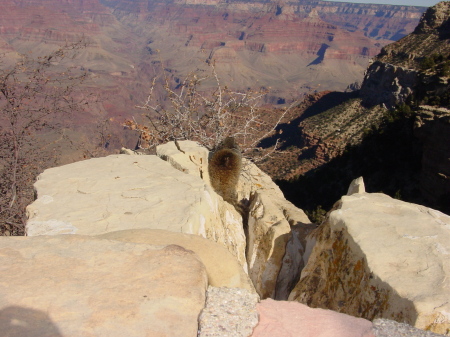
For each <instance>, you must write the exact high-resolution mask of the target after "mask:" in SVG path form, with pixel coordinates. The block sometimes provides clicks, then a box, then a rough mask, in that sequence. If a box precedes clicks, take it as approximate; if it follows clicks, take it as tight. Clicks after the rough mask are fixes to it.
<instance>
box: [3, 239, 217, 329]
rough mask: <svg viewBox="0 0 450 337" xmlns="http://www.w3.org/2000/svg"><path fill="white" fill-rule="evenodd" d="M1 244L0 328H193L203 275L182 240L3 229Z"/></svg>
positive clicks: (199, 306)
mask: <svg viewBox="0 0 450 337" xmlns="http://www.w3.org/2000/svg"><path fill="white" fill-rule="evenodd" d="M0 252H1V254H0V270H1V271H2V279H1V283H0V298H1V303H0V331H1V335H2V336H36V337H44V336H47V337H49V336H52V337H59V336H60V337H62V336H92V337H93V336H96V337H97V336H105V337H106V336H108V337H114V336H121V337H122V336H131V337H132V336H135V337H138V336H139V337H142V336H186V337H193V336H196V334H197V329H198V324H197V317H198V315H199V314H200V311H201V310H202V309H203V306H204V303H205V293H206V288H207V286H208V278H207V275H206V270H205V267H204V265H203V264H202V262H201V261H200V260H199V259H198V257H197V256H196V255H195V254H194V253H193V252H191V251H189V250H186V249H184V248H182V247H180V246H176V245H168V246H152V245H148V244H136V243H129V242H127V243H125V242H119V241H112V240H106V239H101V238H93V237H89V236H81V235H57V236H39V237H0ZM174 271H176V272H174Z"/></svg>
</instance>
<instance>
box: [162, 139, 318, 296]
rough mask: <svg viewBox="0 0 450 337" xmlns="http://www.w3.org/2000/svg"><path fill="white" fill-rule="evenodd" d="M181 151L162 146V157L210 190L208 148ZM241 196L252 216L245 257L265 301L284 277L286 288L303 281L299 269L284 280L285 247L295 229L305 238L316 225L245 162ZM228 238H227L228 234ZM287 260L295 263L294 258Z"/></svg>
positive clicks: (188, 146)
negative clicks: (299, 280)
mask: <svg viewBox="0 0 450 337" xmlns="http://www.w3.org/2000/svg"><path fill="white" fill-rule="evenodd" d="M179 147H180V148H179V149H178V148H177V146H176V144H175V143H174V142H170V143H167V144H164V145H161V146H158V148H157V155H158V156H160V157H161V158H163V159H165V160H167V161H168V162H170V163H171V165H172V166H173V167H175V168H177V169H178V170H180V171H182V172H186V173H189V174H192V175H195V176H199V177H201V178H202V179H203V180H204V181H205V183H206V184H208V185H210V181H209V176H208V166H207V165H208V161H207V159H208V152H207V151H206V152H205V150H206V149H205V148H204V147H202V146H200V145H198V144H197V143H195V142H190V141H182V142H179ZM194 164H195V165H194ZM212 193H213V194H214V195H215V196H214V199H216V198H217V199H219V200H220V202H219V203H218V205H219V206H218V208H219V212H220V213H221V214H224V213H225V214H227V212H229V214H231V211H230V208H229V207H232V206H231V205H230V204H228V203H227V202H224V201H223V199H222V198H221V197H220V196H218V195H217V194H216V193H215V192H214V191H213V192H212ZM237 193H238V200H239V201H240V202H241V204H243V205H246V208H247V209H246V212H248V213H246V216H245V217H246V221H245V223H244V224H243V226H244V227H245V228H246V236H247V248H246V256H247V263H248V266H249V270H248V273H249V276H250V278H251V280H252V282H253V284H254V286H255V288H256V291H257V292H258V294H259V295H260V296H261V297H262V298H267V297H274V296H275V293H276V292H277V279H278V278H279V277H280V278H281V280H280V282H279V285H280V287H285V284H286V283H292V278H296V280H297V279H298V273H299V269H297V270H296V271H295V272H294V273H291V272H287V273H286V272H283V275H281V276H280V275H279V274H280V270H281V268H282V265H283V258H284V256H285V252H286V250H285V247H286V244H287V242H288V240H289V239H290V238H291V237H292V233H291V226H295V225H297V226H301V227H302V228H304V230H300V231H299V232H298V233H297V234H295V235H298V234H299V233H301V234H305V235H306V233H307V232H308V231H309V230H308V229H310V228H311V226H312V224H311V222H310V221H309V219H308V217H307V216H306V214H305V213H304V212H303V211H302V210H301V209H298V208H297V207H295V206H294V205H293V204H292V203H290V202H289V201H287V200H286V199H285V198H284V195H283V193H282V192H281V190H280V188H279V187H278V186H277V185H276V184H275V183H274V182H273V181H272V179H271V178H270V177H269V176H268V175H267V174H265V173H264V172H262V171H261V170H260V169H259V168H258V167H257V166H256V165H255V164H253V163H252V162H250V161H249V160H246V159H244V161H243V168H242V172H241V176H240V178H239V182H238V186H237ZM227 207H228V208H227ZM224 210H226V211H224ZM225 217H227V216H226V215H225ZM224 235H225V237H226V233H224ZM300 241H301V242H304V236H302V237H301V238H298V240H297V241H294V243H295V244H294V246H293V247H291V248H292V252H297V253H296V257H295V258H296V259H299V257H298V256H297V255H298V254H299V252H301V251H302V249H303V247H300V246H297V243H298V242H300ZM301 258H302V257H300V259H301ZM285 261H286V262H287V263H290V258H287V259H285ZM285 269H286V268H285ZM286 296H287V295H286Z"/></svg>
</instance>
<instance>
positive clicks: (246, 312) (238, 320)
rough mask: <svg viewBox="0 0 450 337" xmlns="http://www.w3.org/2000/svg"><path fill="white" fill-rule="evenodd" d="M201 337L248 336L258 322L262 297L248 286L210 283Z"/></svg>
mask: <svg viewBox="0 0 450 337" xmlns="http://www.w3.org/2000/svg"><path fill="white" fill-rule="evenodd" d="M206 296H207V297H206V306H205V308H204V309H203V311H202V313H201V314H200V318H199V332H198V336H199V337H210V336H211V337H212V336H220V337H225V336H226V337H248V336H250V335H251V334H252V332H253V328H254V327H255V326H256V325H257V324H258V312H257V311H256V304H257V303H258V300H259V297H258V295H257V294H254V293H251V292H249V291H248V290H245V289H239V288H215V287H211V286H209V287H208V292H207V294H206Z"/></svg>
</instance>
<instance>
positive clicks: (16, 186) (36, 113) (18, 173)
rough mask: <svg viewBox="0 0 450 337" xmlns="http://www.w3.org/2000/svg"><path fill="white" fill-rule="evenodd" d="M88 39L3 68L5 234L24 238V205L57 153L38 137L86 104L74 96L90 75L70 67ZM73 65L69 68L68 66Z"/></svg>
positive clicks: (0, 212) (0, 206)
mask: <svg viewBox="0 0 450 337" xmlns="http://www.w3.org/2000/svg"><path fill="white" fill-rule="evenodd" d="M85 46H86V43H84V42H83V41H80V42H77V43H73V44H66V45H65V46H63V47H60V48H59V49H57V50H55V51H53V52H52V53H50V54H48V55H46V56H40V57H35V58H34V57H32V56H31V54H26V55H19V57H18V60H17V61H16V62H14V63H13V64H12V65H11V66H6V65H5V63H6V59H5V58H3V59H2V60H1V61H3V62H1V65H2V67H1V69H0V110H1V116H0V173H1V179H0V194H1V196H0V198H1V199H0V233H1V234H3V235H23V233H24V224H25V220H26V215H25V207H26V206H27V205H28V204H29V203H30V202H31V201H32V200H33V195H34V193H33V186H32V183H33V181H34V179H35V177H36V175H37V174H38V173H40V172H41V171H42V169H44V168H46V167H48V166H50V165H51V164H52V163H54V162H55V158H54V155H53V154H52V153H51V152H50V153H45V152H43V151H40V149H38V148H37V146H36V144H37V141H36V137H37V135H38V134H39V133H42V132H45V131H48V130H50V129H51V128H54V127H55V126H56V124H55V117H56V116H58V115H60V116H61V115H66V116H68V115H69V114H70V113H71V112H73V111H74V110H76V109H80V106H81V105H82V104H84V103H85V100H84V99H82V98H80V96H78V98H75V95H74V93H75V92H76V91H78V87H79V85H80V84H81V83H82V82H83V81H84V80H85V78H86V74H85V73H84V72H81V71H77V70H76V68H74V67H72V66H71V65H70V62H71V61H70V59H71V58H73V57H74V56H75V55H76V53H77V51H78V50H79V49H80V48H84V47H85ZM66 61H68V63H69V64H67V63H66Z"/></svg>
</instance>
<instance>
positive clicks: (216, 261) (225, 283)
mask: <svg viewBox="0 0 450 337" xmlns="http://www.w3.org/2000/svg"><path fill="white" fill-rule="evenodd" d="M99 237H101V238H105V239H109V240H118V241H124V242H135V243H145V244H150V245H161V246H166V245H177V246H181V247H183V248H185V249H188V250H192V251H193V252H194V253H195V254H197V256H198V257H199V258H200V260H201V261H202V262H203V264H204V265H205V268H206V272H207V274H208V284H209V285H210V286H212V287H228V288H242V289H246V290H248V291H250V292H252V293H254V292H255V288H254V287H253V284H252V283H251V281H250V278H249V277H248V275H247V274H246V273H245V272H244V269H243V268H242V266H241V265H240V264H239V262H238V261H237V259H236V258H235V257H234V256H233V255H232V254H231V253H230V252H229V251H228V250H227V249H226V248H225V247H223V246H222V245H220V244H218V243H216V242H214V241H211V240H208V239H205V238H202V237H201V236H198V235H193V234H184V233H175V232H169V231H165V230H161V229H129V230H124V231H117V232H111V233H106V234H102V235H100V236H99Z"/></svg>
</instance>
